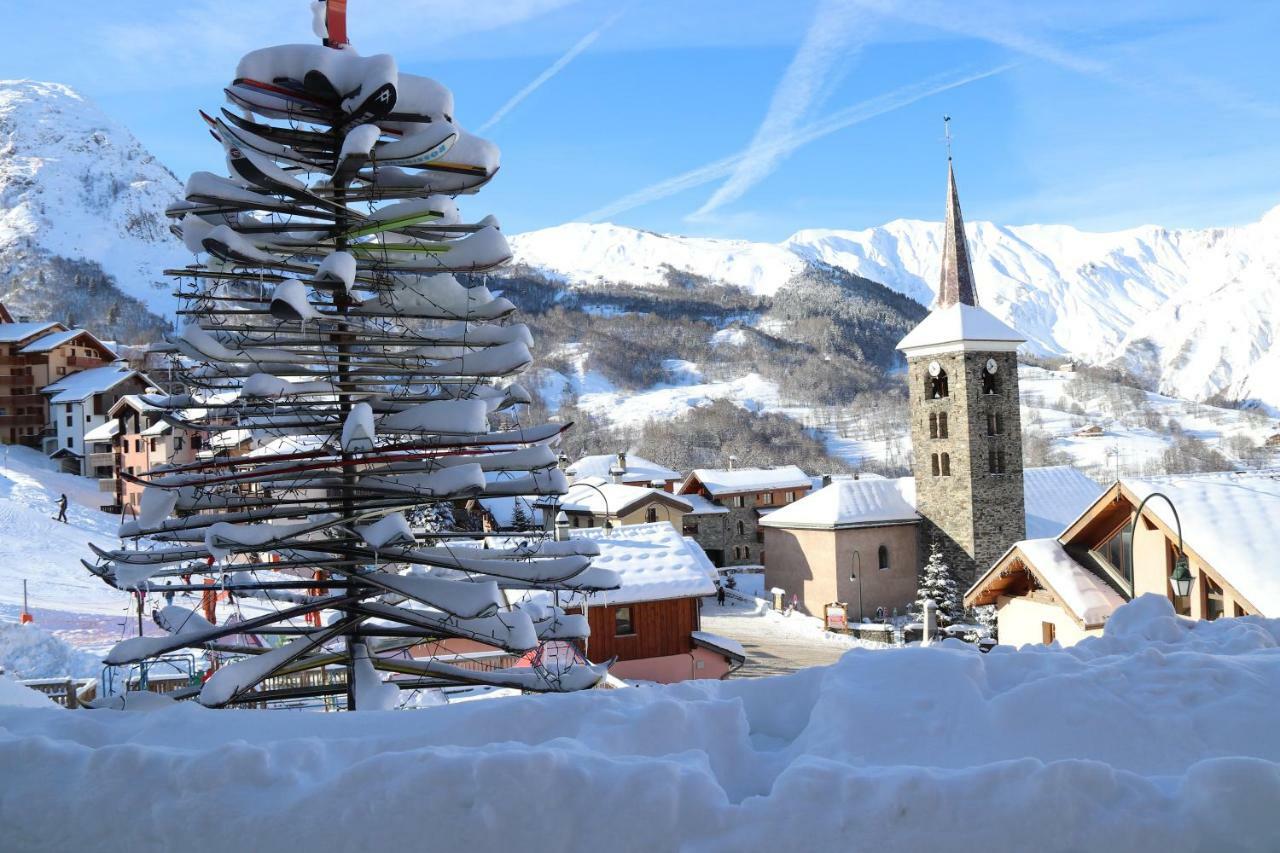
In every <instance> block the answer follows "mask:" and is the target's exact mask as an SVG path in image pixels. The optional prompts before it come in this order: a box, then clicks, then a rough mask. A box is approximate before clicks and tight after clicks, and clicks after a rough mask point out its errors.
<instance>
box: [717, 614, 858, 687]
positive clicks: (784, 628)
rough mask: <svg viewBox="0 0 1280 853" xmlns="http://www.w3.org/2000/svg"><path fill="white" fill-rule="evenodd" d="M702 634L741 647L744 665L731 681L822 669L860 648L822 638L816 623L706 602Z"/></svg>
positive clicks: (841, 639) (842, 639) (844, 640)
mask: <svg viewBox="0 0 1280 853" xmlns="http://www.w3.org/2000/svg"><path fill="white" fill-rule="evenodd" d="M702 630H704V631H710V632H711V633H713V634H719V635H720V636H722V637H729V638H730V639H734V640H737V641H738V642H739V643H741V644H742V647H743V649H744V650H745V651H746V653H747V663H746V665H745V666H743V667H742V669H740V670H738V671H737V672H735V673H734V674H733V677H734V678H761V677H763V676H766V675H784V674H786V673H788V672H795V671H796V670H799V669H805V668H807V667H811V666H826V665H827V664H831V663H835V662H836V661H837V660H839V659H840V656H841V655H843V654H844V653H845V652H847V651H848V650H849V649H850V648H853V647H855V646H859V645H863V644H862V643H860V642H858V641H857V640H852V639H848V638H845V637H835V636H832V635H825V634H824V633H823V632H822V630H821V628H819V627H818V620H816V619H810V618H808V617H804V616H795V617H791V618H786V617H783V616H781V615H780V614H777V613H770V612H765V613H752V612H750V611H749V610H748V608H747V607H746V606H744V605H741V604H740V605H738V606H737V607H728V606H726V607H717V606H716V605H715V604H714V603H713V601H712V600H710V599H708V600H706V601H704V602H703V608H702Z"/></svg>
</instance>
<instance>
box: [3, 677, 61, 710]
mask: <svg viewBox="0 0 1280 853" xmlns="http://www.w3.org/2000/svg"><path fill="white" fill-rule="evenodd" d="M57 707H58V704H57V703H56V702H54V701H53V700H52V699H50V698H49V697H48V696H45V695H44V694H43V693H41V692H40V691H39V690H32V689H31V688H30V687H27V686H26V685H25V684H19V683H18V682H16V681H14V680H13V679H12V678H8V677H6V676H3V675H0V708H57Z"/></svg>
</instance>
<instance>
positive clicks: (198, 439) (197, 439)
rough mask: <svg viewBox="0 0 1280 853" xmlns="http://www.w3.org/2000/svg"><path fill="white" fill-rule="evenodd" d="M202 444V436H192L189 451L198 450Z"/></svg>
mask: <svg viewBox="0 0 1280 853" xmlns="http://www.w3.org/2000/svg"><path fill="white" fill-rule="evenodd" d="M203 444H204V437H203V436H200V435H193V436H191V449H192V450H199V449H200V448H201V446H202V445H203Z"/></svg>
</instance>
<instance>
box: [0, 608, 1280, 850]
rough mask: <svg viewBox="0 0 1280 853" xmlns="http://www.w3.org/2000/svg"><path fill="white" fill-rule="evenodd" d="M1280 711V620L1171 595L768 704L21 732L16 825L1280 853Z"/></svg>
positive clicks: (755, 845)
mask: <svg viewBox="0 0 1280 853" xmlns="http://www.w3.org/2000/svg"><path fill="white" fill-rule="evenodd" d="M1278 702H1280V620H1271V621H1268V620H1263V619H1259V618H1253V617H1249V618H1240V619H1223V620H1219V621H1217V622H1212V623H1190V622H1187V621H1184V620H1180V619H1178V618H1177V617H1175V616H1174V615H1173V613H1172V610H1171V608H1170V607H1169V605H1168V603H1167V602H1166V601H1164V600H1163V599H1157V598H1151V597H1148V598H1143V599H1139V600H1138V601H1137V602H1135V603H1133V604H1130V605H1128V606H1126V607H1123V608H1121V609H1120V610H1119V611H1117V612H1116V614H1115V615H1114V616H1113V617H1112V619H1111V621H1110V622H1109V623H1108V627H1107V633H1106V635H1105V636H1104V637H1101V638H1098V639H1091V640H1085V641H1084V642H1082V643H1080V644H1079V645H1077V646H1075V647H1073V648H1070V649H1058V648H1039V647H1037V648H1026V649H1023V650H1021V651H1014V650H1011V649H1007V648H1001V649H997V650H995V651H993V652H992V653H990V654H989V655H982V654H979V653H978V652H977V651H975V650H974V649H973V648H972V647H968V646H964V645H962V644H958V643H957V644H954V645H953V644H951V643H948V644H944V645H942V646H935V647H933V648H919V647H914V648H906V649H899V650H892V651H869V650H863V649H854V650H852V651H850V652H849V653H847V654H846V655H845V656H844V657H843V658H842V659H841V660H840V661H839V662H838V663H837V664H835V665H833V666H830V667H823V668H816V669H811V670H807V671H803V672H800V673H797V674H794V675H789V676H782V677H777V678H769V679H759V680H743V681H727V682H707V683H697V682H692V683H685V684H680V685H673V686H670V687H666V688H649V689H644V688H642V689H632V690H617V691H591V692H590V693H587V694H579V695H566V696H547V697H537V698H521V699H505V700H493V701H485V702H471V703H467V704H464V705H458V706H449V707H441V708H435V709H431V710H427V711H417V712H375V711H370V712H358V713H355V714H349V715H339V714H334V715H324V714H305V713H298V714H287V713H285V714H281V713H279V712H271V711H210V710H206V709H203V708H199V707H195V706H193V705H189V704H187V705H178V706H175V707H171V708H167V709H163V710H156V711H152V712H147V713H139V714H116V713H114V712H109V711H64V710H61V709H39V708H19V707H14V708H3V709H0V774H3V778H4V779H5V785H4V787H3V788H2V789H0V825H3V826H4V827H6V829H5V833H6V836H5V837H6V843H7V844H8V845H9V846H10V849H21V850H36V849H72V848H77V847H79V848H85V849H95V850H115V849H118V850H131V851H132V850H145V849H157V850H158V849H172V847H173V844H174V843H177V842H176V840H177V839H181V846H182V847H183V849H185V850H221V849H230V848H232V847H242V846H245V845H248V846H251V847H254V848H257V849H279V848H286V847H287V848H289V849H308V850H334V849H351V848H352V847H355V846H358V847H360V848H361V849H399V847H400V846H401V845H406V846H411V847H412V848H415V849H417V848H423V847H430V848H433V849H441V850H457V849H467V850H472V851H481V850H498V849H511V848H512V847H513V846H518V847H519V848H520V849H522V850H580V849H588V848H591V849H595V848H597V847H598V846H599V845H600V844H601V843H602V842H603V841H604V840H606V839H607V843H608V847H609V848H610V849H611V850H624V851H625V850H637V851H639V850H644V851H653V850H676V849H681V850H744V849H752V850H762V849H779V850H795V849H860V848H862V847H864V846H865V847H874V849H876V850H878V851H894V850H902V851H918V850H924V849H930V848H937V847H939V846H945V848H946V849H947V850H950V851H966V850H981V851H985V853H990V851H999V850H1068V849H1070V850H1083V849H1096V850H1127V851H1139V850H1151V851H1161V853H1173V851H1190V850H1207V849H1212V850H1274V849H1276V847H1277V846H1278V845H1280V820H1277V818H1276V810H1275V804H1276V803H1277V802H1280V735H1278V734H1277V730H1276V726H1275V723H1274V709H1275V707H1277V703H1278ZM372 715H377V716H376V718H374V719H376V722H372V720H371V717H372ZM71 814H75V815H80V816H82V817H83V819H77V820H68V819H67V816H68V815H71ZM112 815H119V816H120V817H121V819H120V820H110V819H106V818H108V816H112ZM91 816H97V817H99V818H103V819H91Z"/></svg>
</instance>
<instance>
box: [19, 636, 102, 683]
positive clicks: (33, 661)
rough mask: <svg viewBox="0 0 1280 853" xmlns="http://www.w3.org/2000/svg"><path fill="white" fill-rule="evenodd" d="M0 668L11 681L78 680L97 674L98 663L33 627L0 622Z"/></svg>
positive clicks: (98, 672) (99, 671)
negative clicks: (36, 679)
mask: <svg viewBox="0 0 1280 853" xmlns="http://www.w3.org/2000/svg"><path fill="white" fill-rule="evenodd" d="M0 667H2V668H3V669H4V671H5V672H6V673H7V674H8V675H11V676H13V677H14V678H58V677H60V676H64V675H66V676H70V677H73V678H79V677H87V676H96V675H99V674H101V672H102V661H100V660H99V659H98V656H97V655H93V654H90V653H88V652H83V651H80V650H79V649H75V648H72V647H71V646H70V645H68V644H67V643H65V642H64V641H62V640H61V639H59V638H58V637H55V636H54V635H53V634H50V633H49V632H48V631H45V630H43V629H42V628H37V627H36V626H35V625H21V624H18V623H17V622H0Z"/></svg>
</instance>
